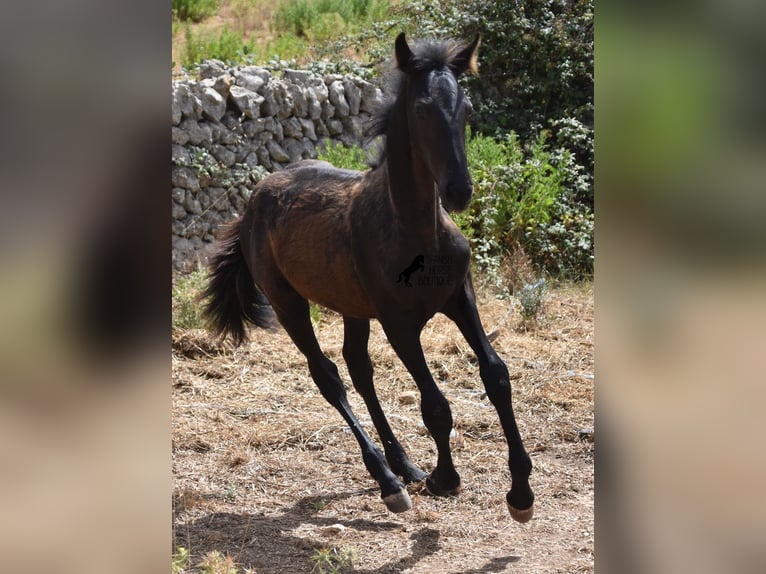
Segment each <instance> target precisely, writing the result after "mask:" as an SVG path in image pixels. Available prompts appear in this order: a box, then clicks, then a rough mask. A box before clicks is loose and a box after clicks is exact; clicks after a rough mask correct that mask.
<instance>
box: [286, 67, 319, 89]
mask: <svg viewBox="0 0 766 574" xmlns="http://www.w3.org/2000/svg"><path fill="white" fill-rule="evenodd" d="M313 75H314V74H312V73H311V72H309V71H308V70H290V69H287V70H283V71H282V77H283V78H285V79H286V80H289V81H290V82H293V83H296V82H297V83H300V84H303V85H304V86H306V85H308V83H309V80H310V79H311V77H312V76H313Z"/></svg>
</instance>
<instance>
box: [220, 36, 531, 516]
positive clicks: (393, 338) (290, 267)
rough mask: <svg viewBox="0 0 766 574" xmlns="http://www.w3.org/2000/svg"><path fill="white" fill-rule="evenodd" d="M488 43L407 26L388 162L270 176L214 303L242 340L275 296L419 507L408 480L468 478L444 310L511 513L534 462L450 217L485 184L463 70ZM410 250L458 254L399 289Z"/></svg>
mask: <svg viewBox="0 0 766 574" xmlns="http://www.w3.org/2000/svg"><path fill="white" fill-rule="evenodd" d="M478 46H479V37H478V36H477V37H476V38H475V39H474V40H473V42H471V43H470V44H469V45H467V46H465V47H461V46H459V45H457V44H456V43H454V42H427V43H422V44H420V45H418V46H416V47H415V49H414V50H413V49H411V48H410V46H409V45H408V44H407V41H406V40H405V37H404V34H400V35H399V37H398V38H397V39H396V43H395V56H396V65H397V68H398V72H397V73H398V89H397V90H396V98H395V99H394V100H393V101H392V102H391V103H390V104H389V105H388V106H387V107H386V108H385V109H384V110H383V112H382V113H381V114H380V115H379V116H378V117H377V122H376V124H375V127H374V130H373V133H377V134H383V135H385V148H384V150H383V152H382V156H381V158H380V161H379V164H378V165H377V167H375V168H372V169H370V170H367V171H365V172H357V171H349V170H341V169H336V168H334V167H332V166H331V165H330V164H327V163H325V162H318V161H304V162H299V163H297V164H295V165H293V166H290V167H289V168H287V169H285V170H283V171H280V172H277V173H274V174H271V175H269V176H268V177H266V178H264V179H263V180H262V181H261V182H260V183H259V184H258V185H257V186H256V188H255V189H254V191H253V194H252V197H251V199H250V203H249V206H248V208H247V211H246V212H245V214H244V216H243V217H242V218H241V219H239V220H237V221H235V222H234V224H233V225H232V227H231V228H230V230H229V231H228V233H227V234H226V235H225V237H223V239H222V243H221V247H220V250H219V252H218V254H217V255H215V256H214V257H213V258H212V260H211V278H210V283H209V285H208V286H207V289H206V291H205V295H206V296H207V297H208V298H209V301H208V303H207V307H206V315H207V317H208V319H209V320H210V322H211V324H212V327H213V329H214V330H215V331H216V332H217V333H218V334H219V335H224V336H225V335H231V336H232V337H233V338H234V340H235V342H236V343H241V342H243V341H244V340H245V339H246V338H247V331H246V324H247V323H250V324H253V325H257V326H268V325H270V323H271V319H272V317H273V313H272V311H271V309H272V308H273V312H274V313H276V317H277V319H278V320H279V322H280V323H281V324H282V326H283V327H284V328H285V330H286V331H287V333H288V334H289V335H290V337H291V338H292V340H293V341H294V342H295V344H296V345H297V347H298V348H299V349H300V350H301V352H302V353H303V354H304V355H305V356H306V358H307V360H308V367H309V371H310V372H311V376H312V378H313V379H314V381H315V382H316V384H317V386H318V387H319V390H320V391H321V393H322V395H323V396H324V397H325V398H326V399H327V400H328V401H329V402H330V404H332V405H333V406H334V407H335V408H336V409H337V410H338V411H339V412H340V414H341V415H342V416H343V418H344V419H345V420H346V422H347V423H348V424H349V426H350V427H351V430H352V431H353V433H354V436H355V437H356V439H357V441H358V442H359V446H360V447H361V450H362V458H363V460H364V463H365V465H366V467H367V470H368V471H369V472H370V474H371V475H372V477H373V478H374V479H375V480H376V481H377V482H378V484H379V485H380V490H381V497H382V498H383V501H384V503H385V504H386V506H387V507H388V509H389V510H391V511H393V512H402V511H405V510H408V509H409V508H411V505H412V502H411V500H410V497H409V495H408V494H407V490H406V489H405V487H404V483H411V482H418V481H422V480H424V479H425V481H426V486H427V488H428V490H429V491H430V492H431V493H433V494H435V495H454V494H456V493H457V492H458V491H459V490H460V477H459V475H458V473H457V471H456V470H455V467H454V464H453V461H452V454H451V452H450V445H449V435H450V431H451V430H452V414H451V412H450V406H449V403H448V402H447V399H446V398H445V397H444V395H443V394H442V393H441V391H440V390H439V388H438V387H437V385H436V382H435V381H434V379H433V377H432V376H431V373H430V371H429V369H428V365H427V363H426V360H425V358H424V357H423V349H422V348H421V345H420V339H419V338H420V333H421V331H422V329H423V327H424V326H425V324H426V323H427V322H428V320H429V319H431V317H433V316H434V315H435V314H436V313H438V312H441V313H444V314H445V315H446V316H448V317H449V318H450V319H452V320H453V321H454V322H455V323H456V324H457V326H458V327H459V328H460V331H461V332H462V334H463V336H465V338H466V340H467V341H468V343H469V345H470V346H471V348H472V349H473V350H474V352H475V353H476V355H477V358H478V361H479V370H480V374H481V379H482V381H483V383H484V385H485V388H486V391H487V396H488V397H489V399H490V401H491V402H492V403H493V404H494V406H495V408H496V409H497V413H498V415H499V418H500V422H501V424H502V427H503V431H504V433H505V436H506V439H507V441H508V450H509V457H508V466H509V468H510V471H511V478H512V485H511V489H510V491H509V492H508V493H507V494H506V502H507V504H508V507H509V509H510V512H511V516H512V517H513V518H514V519H516V520H518V521H520V522H526V521H527V520H529V519H530V518H531V517H532V512H533V502H534V495H533V494H532V490H531V489H530V487H529V475H530V473H531V470H532V463H531V460H530V458H529V456H528V455H527V453H526V451H525V450H524V446H523V444H522V440H521V436H520V435H519V431H518V428H517V426H516V420H515V418H514V414H513V408H512V406H511V385H510V379H509V375H508V369H507V368H506V366H505V364H504V363H503V361H502V360H501V359H500V357H498V355H497V353H495V351H494V350H493V349H492V347H491V346H490V344H489V341H488V340H487V337H486V334H485V332H484V329H483V328H482V325H481V321H480V319H479V315H478V312H477V310H476V301H475V295H474V290H473V285H472V283H471V274H470V268H469V261H470V248H469V246H468V241H467V240H466V239H465V237H463V235H462V234H461V233H460V230H459V229H458V228H457V226H456V225H455V223H454V222H453V221H452V219H451V218H450V217H449V215H448V212H451V211H456V212H457V211H462V210H464V209H465V208H466V207H467V206H468V204H469V202H470V200H471V195H472V193H473V184H472V182H471V177H470V175H469V173H468V164H467V160H466V155H465V128H466V121H467V118H468V116H469V114H470V113H471V104H470V102H469V100H468V98H467V97H466V96H465V94H464V93H463V90H462V89H461V88H460V85H459V84H458V81H457V80H458V77H459V76H460V75H461V74H462V73H464V72H466V71H469V72H474V73H475V72H476V69H477V67H476V60H477V49H478ZM412 253H422V254H425V255H426V256H428V257H434V258H437V259H436V260H443V261H449V265H448V266H447V268H446V269H445V270H444V273H445V275H444V278H443V279H444V280H443V281H439V282H432V283H433V284H431V283H429V284H428V285H423V286H420V285H418V288H413V289H401V288H400V287H398V286H397V285H396V284H395V283H394V282H393V281H391V277H394V276H396V274H397V273H398V271H399V270H400V269H402V268H404V266H405V265H407V262H408V261H410V258H411V257H412V255H411V254H412ZM308 301H314V302H316V303H319V304H320V305H323V306H325V307H328V308H330V309H333V310H335V311H337V312H339V313H340V314H341V315H343V320H344V337H345V338H344V343H343V357H344V358H345V360H346V364H347V365H348V370H349V374H350V375H351V379H352V381H353V384H354V387H355V388H356V389H357V391H358V392H359V393H360V394H361V396H362V397H363V398H364V401H365V404H366V406H367V408H368V410H369V412H370V416H371V418H372V421H373V423H374V425H375V428H376V430H377V432H378V434H379V436H380V439H381V442H382V444H383V449H384V451H385V454H384V453H383V452H381V450H380V449H379V448H378V447H377V446H376V445H375V444H374V443H373V441H372V440H371V439H370V437H369V436H368V435H367V433H366V432H365V431H364V429H363V428H362V425H361V424H359V421H358V420H357V418H356V416H355V415H354V413H353V412H352V411H351V408H350V406H349V404H348V402H347V399H346V392H345V389H344V386H343V383H342V381H341V379H340V376H339V374H338V369H337V367H336V366H335V364H334V363H333V362H332V361H331V360H330V359H328V358H327V357H326V356H325V355H324V353H323V352H322V350H321V349H320V347H319V343H318V342H317V339H316V337H315V334H314V331H313V328H312V325H311V319H310V317H309V303H308ZM269 303H270V306H269ZM370 319H377V320H378V321H379V322H380V324H381V325H382V327H383V330H384V331H385V333H386V336H387V337H388V340H389V342H390V343H391V345H392V347H393V348H394V350H395V351H396V353H397V354H398V355H399V357H400V358H401V360H402V362H403V363H404V365H405V366H406V367H407V369H408V370H409V372H410V373H411V374H412V377H413V378H414V379H415V383H416V384H417V386H418V388H419V390H420V393H421V412H422V415H423V421H424V423H425V425H426V428H427V429H428V430H429V432H430V433H431V435H432V436H433V439H434V441H435V442H436V449H437V453H438V458H437V462H436V467H435V468H434V470H433V471H432V472H431V473H430V475H427V474H426V473H425V472H423V471H422V470H421V469H420V468H418V467H417V466H415V465H414V464H412V463H411V462H410V460H409V458H408V457H407V455H406V453H405V452H404V449H403V448H402V446H401V445H400V443H399V441H398V440H397V439H396V437H394V435H393V432H392V431H391V427H390V426H389V424H388V421H387V420H386V417H385V415H384V414H383V410H382V409H381V406H380V403H379V401H378V397H377V395H376V392H375V387H374V386H373V368H372V363H371V362H370V357H369V355H368V352H367V342H368V338H369V332H370Z"/></svg>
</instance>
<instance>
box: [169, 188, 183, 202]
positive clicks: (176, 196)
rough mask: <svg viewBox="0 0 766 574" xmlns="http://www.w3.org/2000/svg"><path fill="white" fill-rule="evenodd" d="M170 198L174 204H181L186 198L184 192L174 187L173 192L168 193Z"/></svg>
mask: <svg viewBox="0 0 766 574" xmlns="http://www.w3.org/2000/svg"><path fill="white" fill-rule="evenodd" d="M170 196H171V197H172V198H173V201H175V202H176V203H183V202H184V198H185V197H186V190H185V189H183V188H181V187H174V188H173V191H171V192H170Z"/></svg>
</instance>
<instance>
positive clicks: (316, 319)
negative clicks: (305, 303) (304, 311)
mask: <svg viewBox="0 0 766 574" xmlns="http://www.w3.org/2000/svg"><path fill="white" fill-rule="evenodd" d="M323 314H324V311H323V310H322V307H320V306H319V305H317V304H316V303H310V304H309V317H311V324H312V325H314V327H317V326H318V325H319V323H320V322H321V321H322V315H323Z"/></svg>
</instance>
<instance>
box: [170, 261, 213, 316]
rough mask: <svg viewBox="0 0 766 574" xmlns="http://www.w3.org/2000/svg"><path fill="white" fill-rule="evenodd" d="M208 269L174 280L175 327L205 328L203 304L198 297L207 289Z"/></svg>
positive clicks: (173, 311)
mask: <svg viewBox="0 0 766 574" xmlns="http://www.w3.org/2000/svg"><path fill="white" fill-rule="evenodd" d="M206 281H207V272H206V271H194V272H193V273H190V274H188V275H182V276H179V277H178V279H177V280H174V285H173V299H172V317H173V319H172V323H173V328H174V329H203V328H204V327H205V321H204V319H203V317H202V305H201V304H200V302H199V300H198V298H199V295H200V294H201V293H202V291H203V290H204V289H205V282H206Z"/></svg>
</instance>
